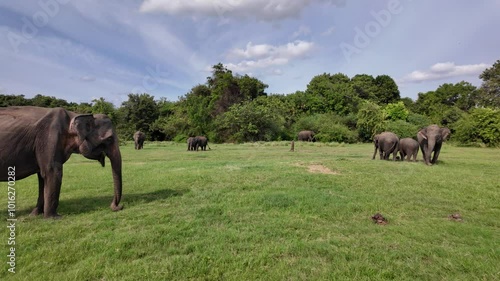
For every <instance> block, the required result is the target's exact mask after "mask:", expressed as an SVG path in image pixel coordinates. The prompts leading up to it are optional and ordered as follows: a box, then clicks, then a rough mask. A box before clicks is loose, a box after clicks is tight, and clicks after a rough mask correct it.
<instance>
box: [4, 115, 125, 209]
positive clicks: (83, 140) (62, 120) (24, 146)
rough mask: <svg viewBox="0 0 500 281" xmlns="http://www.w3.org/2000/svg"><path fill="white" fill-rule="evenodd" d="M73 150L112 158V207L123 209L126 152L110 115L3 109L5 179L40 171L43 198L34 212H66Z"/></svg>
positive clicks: (89, 156)
mask: <svg viewBox="0 0 500 281" xmlns="http://www.w3.org/2000/svg"><path fill="white" fill-rule="evenodd" d="M72 153H79V154H81V155H83V156H84V157H86V158H88V159H92V160H97V161H99V163H101V165H102V166H103V167H104V164H105V161H104V160H105V157H106V156H107V157H108V158H109V160H110V162H111V170H112V175H113V184H114V197H113V200H112V202H111V209H112V210H113V211H119V210H121V209H123V206H119V203H120V200H121V196H122V157H121V153H120V148H119V146H118V136H117V135H116V132H115V130H114V128H113V124H112V122H111V120H110V119H109V118H108V117H107V116H106V115H104V114H95V115H92V114H77V113H74V112H71V111H67V110H65V109H63V108H42V107H35V106H12V107H4V108H0V170H1V171H2V172H1V173H0V181H9V182H10V181H13V180H20V179H23V178H26V177H28V176H30V175H33V174H37V176H38V201H37V204H36V207H35V208H34V209H33V210H32V212H31V215H40V214H42V213H43V216H44V218H59V217H60V215H59V214H58V213H57V207H58V206H59V195H60V191H61V183H62V176H63V164H64V163H65V162H66V161H67V160H68V159H69V158H70V156H71V154H72ZM3 171H6V172H3ZM7 171H9V172H7Z"/></svg>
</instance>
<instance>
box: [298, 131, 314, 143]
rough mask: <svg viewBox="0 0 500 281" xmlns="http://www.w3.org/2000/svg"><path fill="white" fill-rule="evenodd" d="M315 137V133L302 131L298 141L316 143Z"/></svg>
mask: <svg viewBox="0 0 500 281" xmlns="http://www.w3.org/2000/svg"><path fill="white" fill-rule="evenodd" d="M314 135H315V133H314V132H313V131H300V132H299V134H298V135H297V139H298V140H299V141H308V142H315V141H316V138H315V137H314Z"/></svg>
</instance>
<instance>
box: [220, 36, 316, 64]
mask: <svg viewBox="0 0 500 281" xmlns="http://www.w3.org/2000/svg"><path fill="white" fill-rule="evenodd" d="M313 48H314V43H312V42H306V41H301V40H297V41H294V42H290V43H287V44H284V45H280V46H273V45H269V44H259V45H253V44H252V42H249V43H248V44H247V46H246V48H245V49H233V50H231V51H229V54H228V57H229V58H235V59H241V61H240V62H236V63H227V64H226V66H227V68H229V69H231V70H233V71H236V72H248V71H251V70H253V69H258V68H266V67H271V66H278V65H285V64H288V63H289V62H290V61H291V60H293V59H296V58H302V57H305V56H307V55H308V54H309V53H310V52H311V50H313Z"/></svg>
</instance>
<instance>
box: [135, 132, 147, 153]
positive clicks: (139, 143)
mask: <svg viewBox="0 0 500 281" xmlns="http://www.w3.org/2000/svg"><path fill="white" fill-rule="evenodd" d="M145 139H146V135H145V134H144V133H143V132H141V131H137V132H135V134H134V143H135V149H142V148H143V147H144V140H145Z"/></svg>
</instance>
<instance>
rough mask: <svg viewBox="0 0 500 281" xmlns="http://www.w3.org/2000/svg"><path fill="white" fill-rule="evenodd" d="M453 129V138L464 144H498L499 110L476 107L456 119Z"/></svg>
mask: <svg viewBox="0 0 500 281" xmlns="http://www.w3.org/2000/svg"><path fill="white" fill-rule="evenodd" d="M454 129H455V133H454V135H452V137H453V139H454V140H455V141H458V142H460V143H462V144H464V145H471V144H476V143H478V142H482V143H484V144H485V145H486V146H500V110H495V109H491V108H476V109H474V110H472V112H471V114H470V115H468V116H465V117H464V118H462V119H460V120H458V121H457V122H456V123H455V125H454Z"/></svg>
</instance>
